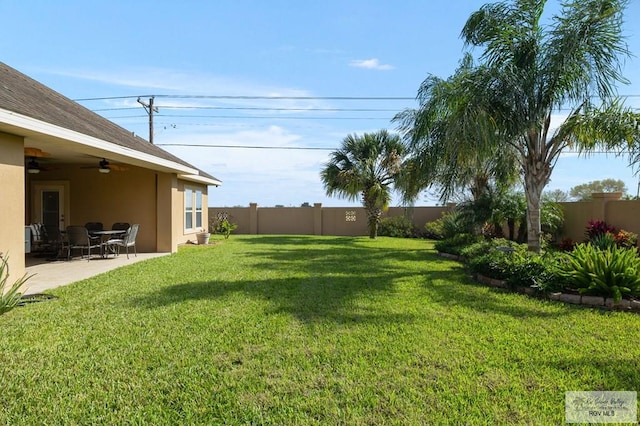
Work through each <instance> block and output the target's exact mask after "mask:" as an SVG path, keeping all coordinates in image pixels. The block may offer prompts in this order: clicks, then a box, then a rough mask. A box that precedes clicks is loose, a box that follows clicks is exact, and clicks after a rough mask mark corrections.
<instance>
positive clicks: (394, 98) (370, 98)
mask: <svg viewBox="0 0 640 426" xmlns="http://www.w3.org/2000/svg"><path fill="white" fill-rule="evenodd" d="M151 96H153V97H156V98H165V99H166V98H174V99H243V100H341V101H407V100H411V101H414V100H415V99H416V98H415V97H405V96H249V95H138V96H106V97H96V98H80V99H74V101H75V102H84V101H106V100H115V99H137V98H144V97H151Z"/></svg>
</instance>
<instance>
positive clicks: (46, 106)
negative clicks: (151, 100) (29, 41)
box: [0, 62, 218, 180]
mask: <svg viewBox="0 0 640 426" xmlns="http://www.w3.org/2000/svg"><path fill="white" fill-rule="evenodd" d="M0 109H5V110H7V111H12V112H15V113H18V114H21V115H24V116H27V117H30V118H33V119H36V120H40V121H43V122H46V123H49V124H53V125H55V126H59V127H62V128H64V129H68V130H73V131H75V132H78V133H81V134H84V135H87V136H91V137H94V138H97V139H100V140H103V141H106V142H110V143H113V144H116V145H120V146H123V147H126V148H129V149H133V150H136V151H139V152H142V153H145V154H149V155H153V156H155V157H158V158H161V159H163V160H168V161H173V162H175V163H178V164H182V165H184V166H187V167H191V168H194V169H196V170H198V171H199V175H200V176H202V177H205V178H208V179H214V180H218V179H216V178H215V177H213V176H211V175H210V174H208V173H206V172H204V171H202V170H200V169H197V168H196V167H194V166H193V165H191V164H189V163H187V162H185V161H184V160H182V159H180V158H179V157H176V156H175V155H173V154H171V153H169V152H167V151H165V150H164V149H162V148H160V147H159V146H156V145H154V144H152V143H149V142H148V141H146V140H145V139H143V138H141V137H138V136H135V135H134V134H133V133H132V132H130V131H128V130H126V129H124V128H122V127H120V126H118V125H117V124H115V123H113V122H111V121H109V120H107V119H106V118H104V117H102V116H100V115H98V114H96V113H94V112H92V111H90V110H89V109H87V108H85V107H83V106H82V105H80V104H78V103H77V102H74V101H72V100H71V99H69V98H67V97H65V96H63V95H61V94H60V93H58V92H56V91H55V90H52V89H51V88H49V87H47V86H45V85H43V84H41V83H39V82H37V81H36V80H34V79H32V78H30V77H28V76H26V75H25V74H22V73H21V72H19V71H17V70H15V69H13V68H11V67H9V66H8V65H6V64H4V63H2V62H0Z"/></svg>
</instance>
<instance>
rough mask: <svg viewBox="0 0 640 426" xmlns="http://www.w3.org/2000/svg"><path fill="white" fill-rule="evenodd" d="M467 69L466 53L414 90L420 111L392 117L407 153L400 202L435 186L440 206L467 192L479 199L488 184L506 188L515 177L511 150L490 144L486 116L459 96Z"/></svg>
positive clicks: (469, 68) (469, 66) (492, 137)
mask: <svg viewBox="0 0 640 426" xmlns="http://www.w3.org/2000/svg"><path fill="white" fill-rule="evenodd" d="M473 70H474V66H473V60H472V58H471V55H468V54H467V55H465V57H464V58H463V60H462V61H461V64H460V67H459V68H458V69H457V70H456V73H455V74H454V75H453V76H451V77H450V78H449V79H447V80H443V79H441V78H439V77H436V76H429V77H428V78H427V79H426V80H425V81H424V82H423V83H422V85H421V86H420V89H419V90H418V96H417V98H418V101H419V102H420V104H421V109H420V110H414V109H408V110H405V111H403V112H401V113H400V114H397V115H396V116H395V117H394V119H393V121H395V122H399V130H400V131H401V132H402V133H403V134H404V136H405V139H406V140H407V146H408V149H409V152H410V153H411V154H410V156H409V158H408V159H407V161H406V170H405V173H404V174H403V180H402V182H400V183H401V185H400V189H401V191H402V193H403V196H404V198H405V201H407V202H412V201H413V200H415V198H416V197H417V196H418V195H419V193H420V191H422V190H423V189H425V188H427V187H430V186H437V187H438V190H439V192H440V201H441V202H443V203H444V202H447V201H449V200H450V199H451V198H452V197H455V196H456V195H458V194H459V193H460V192H466V191H467V190H468V191H469V192H471V195H472V198H473V200H479V199H480V198H482V197H483V196H484V194H485V192H486V191H487V190H488V188H489V187H490V186H491V185H492V184H494V185H495V186H496V187H498V188H506V187H509V186H511V185H512V184H513V183H514V182H515V180H516V179H517V176H518V168H517V159H516V152H515V151H514V150H513V149H510V148H509V147H507V148H506V149H505V148H504V147H501V146H500V145H499V144H498V143H496V138H497V137H499V135H498V134H497V133H496V132H495V126H494V125H493V123H492V122H491V121H490V117H488V116H487V115H486V114H484V113H483V111H480V110H477V109H475V108H473V105H472V104H470V103H469V102H467V96H465V95H464V90H466V86H467V82H468V81H469V77H470V75H471V73H472V72H473Z"/></svg>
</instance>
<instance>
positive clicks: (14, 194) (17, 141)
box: [0, 133, 26, 284]
mask: <svg viewBox="0 0 640 426" xmlns="http://www.w3.org/2000/svg"><path fill="white" fill-rule="evenodd" d="M25 176H26V174H25V170H24V139H23V138H22V137H19V136H14V135H9V134H6V133H0V182H2V187H1V188H0V200H2V209H0V252H2V253H3V256H4V258H5V259H7V258H8V259H9V263H8V264H9V272H10V273H11V276H10V277H9V284H13V282H14V281H16V280H17V279H18V278H20V277H21V276H23V275H24V272H25V259H24V258H25V251H26V243H25V237H26V235H25V222H26V215H25V205H26V195H25V194H26V191H25Z"/></svg>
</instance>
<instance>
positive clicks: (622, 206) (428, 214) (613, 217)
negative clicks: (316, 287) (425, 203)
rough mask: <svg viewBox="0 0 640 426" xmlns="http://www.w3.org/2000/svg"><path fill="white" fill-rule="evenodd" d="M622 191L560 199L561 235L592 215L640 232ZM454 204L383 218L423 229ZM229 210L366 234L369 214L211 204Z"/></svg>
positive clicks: (299, 228)
mask: <svg viewBox="0 0 640 426" xmlns="http://www.w3.org/2000/svg"><path fill="white" fill-rule="evenodd" d="M621 196H622V194H620V193H604V194H593V199H592V200H590V201H580V202H567V203H560V205H561V206H562V208H563V210H564V212H565V224H564V228H563V230H562V233H561V235H560V238H571V239H572V240H573V241H576V242H580V241H583V240H584V235H585V227H586V226H587V222H588V221H589V220H604V221H606V222H607V223H608V224H610V225H612V226H615V227H616V228H617V229H624V230H627V231H630V232H635V233H636V234H640V201H639V200H621ZM453 207H454V206H453V205H448V206H435V207H390V208H389V209H388V210H387V211H386V212H385V213H384V214H383V218H386V217H395V216H402V215H405V216H407V217H408V218H410V219H411V220H412V222H413V223H414V225H416V226H417V227H418V228H419V229H423V228H424V225H425V224H426V223H427V222H431V221H433V220H436V219H438V218H440V217H441V216H442V214H443V213H444V212H447V211H450V210H451V209H452V208H453ZM218 214H224V215H226V216H227V217H228V219H229V221H231V222H233V223H236V224H237V225H238V228H237V229H236V230H235V231H234V233H236V234H252V235H256V234H269V235H273V234H279V235H334V236H366V235H369V232H368V230H367V215H366V212H365V209H364V208H362V207H322V204H321V203H315V204H314V205H313V206H312V207H258V205H257V204H256V203H251V204H250V205H249V207H209V218H215V217H217V215H218Z"/></svg>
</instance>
